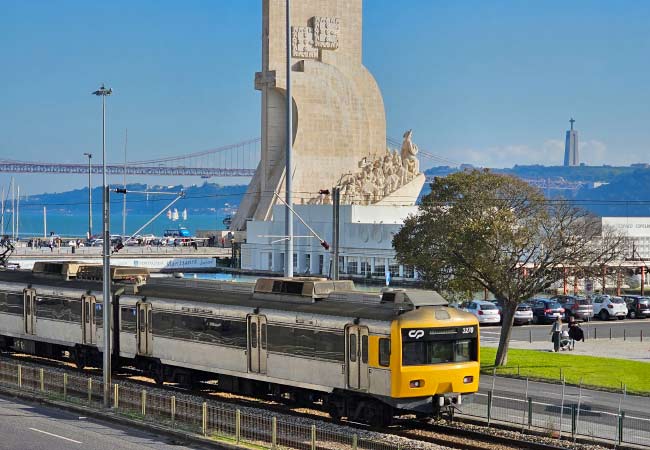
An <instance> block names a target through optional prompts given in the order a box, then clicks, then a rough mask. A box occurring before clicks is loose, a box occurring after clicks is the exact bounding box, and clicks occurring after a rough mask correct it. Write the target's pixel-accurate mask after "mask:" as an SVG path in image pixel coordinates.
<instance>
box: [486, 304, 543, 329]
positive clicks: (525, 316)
mask: <svg viewBox="0 0 650 450" xmlns="http://www.w3.org/2000/svg"><path fill="white" fill-rule="evenodd" d="M492 303H494V304H495V305H496V307H497V308H499V314H500V315H501V319H502V320H503V300H493V301H492ZM532 322H533V309H532V308H531V307H530V305H529V304H528V303H521V304H519V305H517V309H515V318H514V321H513V323H514V324H515V325H523V324H526V325H529V324H531V323H532Z"/></svg>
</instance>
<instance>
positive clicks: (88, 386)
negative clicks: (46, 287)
mask: <svg viewBox="0 0 650 450" xmlns="http://www.w3.org/2000/svg"><path fill="white" fill-rule="evenodd" d="M0 386H4V387H7V388H12V389H18V390H21V391H28V392H32V393H34V394H36V395H41V396H44V397H47V398H50V399H52V400H58V401H61V402H65V403H70V404H76V405H83V406H86V407H89V408H93V409H98V410H99V409H101V408H102V405H103V383H102V381H101V380H99V379H97V378H93V377H83V376H77V375H70V374H67V373H65V372H61V371H55V370H48V369H43V368H38V367H34V366H24V365H20V364H18V363H15V362H12V361H5V360H0ZM111 406H112V412H113V413H116V414H119V415H121V416H125V417H128V418H131V419H136V420H140V421H144V422H150V423H155V424H156V425H158V426H165V427H168V428H171V429H175V430H180V431H186V432H189V433H194V434H199V435H202V436H205V437H209V438H212V439H215V440H221V441H227V442H230V443H237V444H246V445H251V446H259V447H262V448H272V449H280V448H287V449H300V450H316V449H317V448H318V449H319V450H322V449H337V448H351V449H355V450H356V449H358V450H400V446H399V445H396V444H389V443H384V442H378V441H376V440H374V441H373V440H368V439H362V438H360V437H359V436H358V435H357V434H343V433H338V432H335V431H333V430H331V429H326V428H324V427H322V426H319V425H317V423H316V422H314V423H312V424H311V425H306V424H301V423H297V422H296V421H288V420H284V419H280V418H277V417H271V416H268V415H261V414H253V413H249V412H244V411H242V410H240V409H236V408H235V407H229V406H217V405H213V404H209V403H207V402H195V401H191V400H188V399H186V398H179V397H176V396H174V395H170V394H167V393H161V392H160V391H151V390H147V389H141V388H137V387H133V386H132V385H119V384H114V385H113V389H112V390H111Z"/></svg>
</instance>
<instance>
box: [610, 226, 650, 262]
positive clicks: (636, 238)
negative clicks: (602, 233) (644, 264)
mask: <svg viewBox="0 0 650 450" xmlns="http://www.w3.org/2000/svg"><path fill="white" fill-rule="evenodd" d="M602 223H603V227H611V228H614V229H616V230H620V231H623V232H624V233H625V234H626V235H627V236H628V237H629V238H630V244H629V246H628V248H627V251H626V253H625V257H626V258H628V259H644V260H648V262H650V217H603V218H602Z"/></svg>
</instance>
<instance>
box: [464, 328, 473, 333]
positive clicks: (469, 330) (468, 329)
mask: <svg viewBox="0 0 650 450" xmlns="http://www.w3.org/2000/svg"><path fill="white" fill-rule="evenodd" d="M463 334H474V327H464V328H463Z"/></svg>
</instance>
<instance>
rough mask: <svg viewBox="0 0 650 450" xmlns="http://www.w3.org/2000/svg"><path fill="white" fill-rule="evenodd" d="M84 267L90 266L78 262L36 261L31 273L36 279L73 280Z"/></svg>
mask: <svg viewBox="0 0 650 450" xmlns="http://www.w3.org/2000/svg"><path fill="white" fill-rule="evenodd" d="M86 266H90V264H87V263H81V262H79V261H36V262H35V263H34V267H33V268H32V273H33V274H34V276H38V277H47V278H57V279H63V280H73V279H75V278H77V275H78V273H79V270H80V269H81V268H83V267H86ZM98 267H101V266H98Z"/></svg>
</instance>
